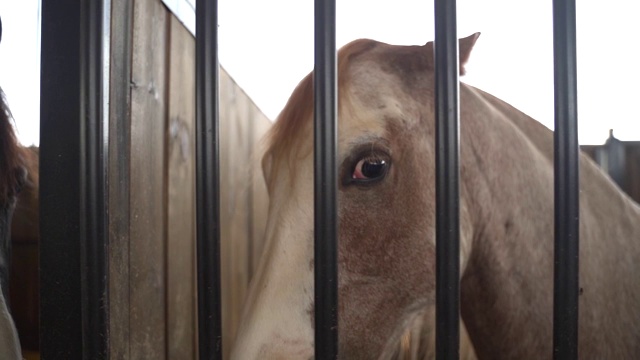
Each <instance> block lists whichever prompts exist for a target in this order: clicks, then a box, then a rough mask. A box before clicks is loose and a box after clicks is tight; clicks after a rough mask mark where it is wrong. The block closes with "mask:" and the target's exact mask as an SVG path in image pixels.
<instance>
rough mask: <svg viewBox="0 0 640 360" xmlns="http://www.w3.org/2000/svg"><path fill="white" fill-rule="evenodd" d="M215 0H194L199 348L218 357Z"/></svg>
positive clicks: (206, 356) (205, 355)
mask: <svg viewBox="0 0 640 360" xmlns="http://www.w3.org/2000/svg"><path fill="white" fill-rule="evenodd" d="M218 140H219V132H218V1H217V0H211V1H209V0H197V1H196V219H197V262H198V352H199V358H200V359H222V324H221V322H222V317H221V310H220V305H221V302H220V294H221V290H220V285H221V283H220V175H219V173H220V161H219V160H220V155H219V154H220V152H219V148H220V144H219V141H218Z"/></svg>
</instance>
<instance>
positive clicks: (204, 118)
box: [40, 0, 579, 359]
mask: <svg viewBox="0 0 640 360" xmlns="http://www.w3.org/2000/svg"><path fill="white" fill-rule="evenodd" d="M106 1H107V4H108V3H109V2H108V0H106ZM103 5H104V3H103V1H96V0H82V1H80V2H74V1H70V0H62V2H60V1H57V2H55V3H54V2H52V1H47V0H44V1H43V7H42V65H41V66H42V67H41V79H42V80H41V141H40V144H41V150H40V155H41V162H40V172H41V174H42V176H41V180H42V182H41V185H40V200H41V210H42V212H43V214H46V216H42V217H41V225H40V226H41V233H42V241H41V244H40V246H41V250H40V251H41V252H40V254H41V255H40V278H41V342H42V346H41V351H42V355H43V357H45V358H87V359H100V358H106V357H108V331H107V313H108V292H107V275H108V273H107V271H106V254H107V245H108V243H107V236H106V230H105V229H106V228H105V226H106V216H107V208H106V201H105V199H106V178H107V177H106V167H105V165H106V163H107V162H106V161H105V156H106V154H107V149H106V148H105V147H106V145H107V144H108V131H107V129H108V128H107V127H106V126H105V125H106V123H105V121H106V120H105V119H106V118H107V111H106V109H104V101H105V98H103V95H106V94H104V93H105V92H108V88H105V87H104V85H105V81H104V79H103V76H105V74H106V73H104V74H103V73H102V69H103V68H102V66H103V64H104V56H106V55H105V53H106V52H107V51H108V50H104V49H103V46H104V45H105V44H104V43H103V28H104V26H103V25H104V24H103V19H105V21H107V20H106V19H108V17H104V18H103V16H104V15H105V13H104V8H103ZM217 8H218V7H217V1H216V0H214V1H205V0H198V3H197V8H196V31H197V37H196V60H195V61H196V101H197V103H196V106H197V112H196V114H197V156H196V164H197V165H196V171H197V174H196V175H197V176H196V179H197V180H196V199H197V234H198V238H197V249H198V254H197V261H198V267H197V269H198V315H199V316H198V328H199V357H200V358H201V359H220V358H221V354H222V348H221V343H222V342H221V336H222V334H221V310H220V291H221V290H220V265H219V264H220V261H219V260H220V252H219V249H220V223H219V206H220V205H219V198H220V197H219V184H220V182H219V141H218V66H219V65H218V54H217V23H218V22H217V11H218V9H217ZM335 9H336V8H335V0H328V1H322V0H316V1H315V72H314V87H315V97H314V101H315V110H314V119H315V120H314V124H315V125H314V130H315V155H314V156H315V158H314V160H315V171H316V175H315V197H314V199H315V246H314V251H315V256H314V258H315V262H314V263H315V277H314V279H315V317H316V321H315V326H316V335H315V344H316V359H335V358H337V355H338V331H337V330H338V314H337V301H338V294H337V275H338V273H337V238H338V236H337V228H338V219H337V215H336V205H337V174H336V142H337V141H336V140H337V85H336V84H337V74H336V43H335V32H336V30H335V11H336V10H335ZM553 9H554V62H555V104H556V113H555V118H556V120H555V121H556V123H555V126H556V131H555V134H554V137H555V152H554V159H555V165H554V172H555V195H554V201H555V216H556V217H555V249H556V250H555V262H554V273H555V277H554V337H553V339H554V340H553V341H554V343H553V349H554V358H556V359H576V358H577V339H578V331H577V329H578V289H579V288H578V236H579V232H578V231H579V211H578V209H579V207H578V205H579V203H578V201H579V199H578V174H579V173H578V153H579V151H578V141H577V110H576V109H577V94H576V51H575V47H576V40H575V38H576V28H575V0H554V1H553ZM435 24H436V25H435V26H436V32H435V38H436V39H435V64H436V114H437V118H436V124H437V131H436V132H437V135H436V147H437V150H436V179H437V180H436V193H437V199H436V207H437V215H436V223H437V225H436V226H437V227H436V232H437V245H436V246H437V248H436V252H437V261H436V269H437V271H436V273H437V275H436V276H437V283H436V284H437V285H436V286H437V299H436V308H437V311H436V323H437V327H436V336H437V349H436V350H437V358H438V359H457V358H458V353H459V349H458V346H459V328H458V327H459V325H458V316H459V311H460V310H459V300H460V295H459V275H460V274H459V273H460V269H459V263H458V257H459V166H458V163H459V153H458V148H459V144H458V140H459V127H458V126H459V88H458V87H459V81H458V75H459V74H458V69H459V66H458V40H457V33H456V2H455V0H435ZM107 28H108V27H107ZM78 29H80V31H78ZM107 39H108V36H107ZM106 41H108V40H106ZM106 49H108V47H106ZM103 51H104V52H103ZM60 139H65V140H64V141H60Z"/></svg>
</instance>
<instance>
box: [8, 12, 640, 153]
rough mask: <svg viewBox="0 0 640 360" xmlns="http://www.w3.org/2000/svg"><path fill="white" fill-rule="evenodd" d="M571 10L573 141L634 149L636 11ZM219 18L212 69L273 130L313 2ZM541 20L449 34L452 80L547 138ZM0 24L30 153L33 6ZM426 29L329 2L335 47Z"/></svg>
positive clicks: (34, 137)
mask: <svg viewBox="0 0 640 360" xmlns="http://www.w3.org/2000/svg"><path fill="white" fill-rule="evenodd" d="M158 1H160V0H158ZM577 3H578V4H577V6H578V10H577V11H578V19H577V22H578V118H579V125H578V127H579V136H580V142H581V143H582V144H600V143H603V142H604V140H605V139H606V138H607V136H608V131H609V129H613V130H614V135H615V136H616V137H617V138H619V139H621V140H640V117H639V116H638V115H637V114H638V112H637V110H636V109H635V105H637V104H638V99H640V90H639V88H638V86H639V84H640V71H639V70H638V67H637V66H636V65H635V64H636V63H637V62H638V59H639V58H640V47H638V46H637V39H636V38H635V37H636V36H637V34H640V22H638V21H637V19H636V17H637V14H638V13H640V2H637V1H629V0H611V1H608V2H607V3H606V4H604V3H600V2H593V1H578V2H577ZM219 11H220V13H219V23H220V27H219V29H220V30H219V37H220V44H219V50H220V55H219V56H220V62H221V64H222V66H223V67H224V68H225V70H227V71H228V72H229V74H230V75H231V76H232V77H233V78H234V79H235V80H236V82H238V84H239V85H240V87H242V88H243V89H244V90H245V91H246V93H247V94H248V95H249V96H250V97H251V98H252V99H253V100H254V101H255V102H256V104H257V105H258V107H259V108H260V109H261V110H262V111H263V112H264V113H265V114H266V115H267V116H268V117H269V118H271V119H272V120H273V119H275V118H276V116H277V115H278V113H279V112H280V110H281V109H282V107H283V106H284V105H285V103H286V100H287V99H288V97H289V95H290V93H291V91H293V89H294V88H295V86H296V85H297V83H298V82H299V81H300V80H301V79H302V78H303V77H304V76H305V75H306V74H307V73H308V72H309V71H310V70H311V69H312V68H313V1H311V0H307V1H300V0H271V1H263V0H220V1H219ZM551 11H552V9H551V1H532V0H522V1H513V0H484V1H478V0H459V1H458V35H459V36H460V37H462V36H467V35H470V34H472V33H474V32H477V31H479V32H481V33H482V35H481V36H480V39H479V40H478V42H477V43H476V47H475V48H474V51H473V53H472V55H471V59H470V63H469V64H468V66H467V70H468V71H467V75H466V76H464V77H463V78H462V81H464V82H467V83H469V84H471V85H474V86H476V87H479V88H481V89H483V90H486V91H488V92H490V93H492V94H494V95H496V96H498V97H500V98H502V99H503V100H505V101H507V102H509V103H510V104H512V105H514V106H515V107H517V108H519V109H520V110H522V111H524V112H525V113H527V114H529V115H531V116H532V117H534V118H535V119H538V120H539V121H540V122H542V123H543V124H545V125H546V126H548V127H550V128H553V57H552V56H553V53H552V51H553V48H552V27H551V24H552V18H551V15H552V13H551ZM0 16H1V17H2V21H3V36H2V43H1V44H0V86H2V87H3V89H4V90H5V92H6V94H7V97H8V99H9V103H10V106H11V107H12V110H13V113H14V117H15V118H16V121H17V126H18V131H19V136H20V139H21V141H22V142H23V143H24V144H32V143H36V144H37V143H38V137H39V132H38V114H39V83H38V81H39V79H38V75H39V62H38V61H39V45H38V35H37V34H38V31H37V30H38V4H37V0H29V1H27V0H21V1H3V2H2V3H0ZM433 28H434V25H433V3H432V2H431V1H415V0H396V1H393V2H390V1H380V0H366V1H365V0H342V1H340V0H338V24H337V32H338V35H337V42H338V46H342V45H344V44H346V43H347V42H349V41H351V40H354V39H357V38H361V37H367V38H372V39H375V40H379V41H384V42H388V43H392V44H406V45H415V44H424V43H425V42H427V41H430V40H433V33H434V30H433Z"/></svg>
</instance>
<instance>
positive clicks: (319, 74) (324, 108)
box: [313, 0, 338, 360]
mask: <svg viewBox="0 0 640 360" xmlns="http://www.w3.org/2000/svg"><path fill="white" fill-rule="evenodd" d="M314 3H315V7H314V16H315V35H314V36H315V39H314V47H315V58H314V62H315V67H314V73H313V74H314V78H313V83H314V227H315V232H314V233H315V241H314V259H315V261H314V289H315V292H314V296H315V358H316V359H318V360H323V359H336V358H337V357H338V262H337V257H338V219H337V215H336V209H337V193H338V174H337V169H336V153H337V119H338V114H337V98H336V97H337V86H336V84H337V81H336V80H337V73H336V62H337V56H336V3H335V0H327V1H323V0H315V2H314Z"/></svg>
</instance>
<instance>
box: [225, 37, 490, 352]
mask: <svg viewBox="0 0 640 360" xmlns="http://www.w3.org/2000/svg"><path fill="white" fill-rule="evenodd" d="M478 36H479V34H474V35H472V36H470V37H467V38H464V39H461V40H460V42H459V50H460V64H461V68H460V72H461V73H464V64H465V63H466V62H467V60H468V58H469V55H470V52H471V49H472V47H473V45H474V43H475V41H476V39H477V38H478ZM433 55H434V51H433V43H432V42H429V43H427V44H426V45H424V46H392V45H388V44H384V43H380V42H376V41H372V40H356V41H354V42H352V43H350V44H348V45H346V46H344V47H343V48H342V49H341V50H340V51H339V53H338V79H339V84H338V93H339V101H338V104H339V109H338V115H339V121H338V134H339V135H338V159H337V162H338V164H339V165H338V166H339V183H338V187H339V195H338V204H339V205H338V216H339V248H338V254H339V255H338V256H339V265H338V266H339V284H338V287H339V311H338V314H339V334H340V341H339V349H340V350H339V351H340V354H341V357H344V358H348V359H360V358H362V359H373V358H379V357H380V356H382V357H387V356H389V355H391V352H392V351H393V350H394V348H395V345H396V344H397V342H398V340H399V338H400V336H401V335H402V333H403V331H404V329H405V328H406V327H407V326H408V324H409V323H410V322H411V321H412V320H413V319H414V318H415V317H416V316H418V315H419V314H421V313H422V312H425V311H426V310H427V309H429V307H431V306H434V303H435V297H434V295H435V234H434V233H435V205H434V192H435V190H434V186H435V183H434V175H435V174H434V172H435V167H434V160H435V149H434V134H435V124H434V101H433V98H434V58H433ZM312 82H313V78H312V74H310V75H308V76H307V77H306V78H305V79H304V80H302V82H301V83H300V84H299V85H298V87H297V88H296V89H295V91H294V92H293V94H292V96H291V98H290V99H289V102H288V103H287V105H286V107H285V108H284V110H283V111H282V113H281V114H280V116H279V117H278V120H277V122H276V124H275V125H274V128H273V129H272V131H271V133H270V139H269V142H270V146H269V148H268V150H267V152H266V154H265V156H264V158H263V171H264V175H265V179H266V182H267V187H268V190H269V195H270V204H269V217H268V223H267V229H266V235H265V236H266V239H265V240H266V242H265V250H264V255H263V257H262V259H261V263H260V265H259V268H258V272H257V275H256V278H254V279H253V280H252V283H251V286H250V290H249V295H248V300H247V302H246V304H245V310H244V312H243V317H242V321H241V325H240V328H239V332H238V337H237V343H236V346H235V348H234V351H233V353H232V358H233V359H258V358H311V357H313V347H314V343H313V326H314V307H313V306H314V305H313V293H314V291H313V268H314V266H313V130H312V114H313V111H312V108H313V84H312ZM462 206H463V211H462V239H461V248H462V252H461V262H462V264H464V263H465V262H466V256H467V254H468V251H467V250H468V248H469V242H470V232H469V231H468V228H469V222H468V217H467V216H466V213H465V212H464V204H462Z"/></svg>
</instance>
